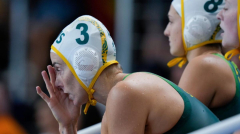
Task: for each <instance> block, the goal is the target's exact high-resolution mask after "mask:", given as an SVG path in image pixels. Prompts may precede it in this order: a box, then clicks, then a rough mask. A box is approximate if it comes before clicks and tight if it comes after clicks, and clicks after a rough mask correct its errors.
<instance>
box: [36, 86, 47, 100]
mask: <svg viewBox="0 0 240 134" xmlns="http://www.w3.org/2000/svg"><path fill="white" fill-rule="evenodd" d="M36 90H37V94H38V95H39V96H41V97H42V99H43V100H44V101H45V102H46V103H48V102H49V101H50V98H49V97H48V96H47V95H46V94H45V93H44V92H43V91H42V90H41V88H40V87H39V86H37V87H36Z"/></svg>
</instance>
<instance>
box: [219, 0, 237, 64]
mask: <svg viewBox="0 0 240 134" xmlns="http://www.w3.org/2000/svg"><path fill="white" fill-rule="evenodd" d="M239 15H240V3H239V1H237V0H226V3H225V5H224V8H223V9H222V10H221V11H220V12H219V13H218V15H217V18H218V19H219V20H220V21H221V24H220V26H221V28H222V29H223V31H224V32H223V33H222V38H223V39H222V46H223V47H225V48H229V49H233V50H231V51H229V52H227V53H226V55H225V58H226V59H228V60H230V59H231V58H232V57H233V56H235V55H237V54H239V53H240V50H239V38H240V23H239Z"/></svg>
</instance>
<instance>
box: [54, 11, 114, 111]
mask: <svg viewBox="0 0 240 134" xmlns="http://www.w3.org/2000/svg"><path fill="white" fill-rule="evenodd" d="M51 52H55V53H56V54H57V55H58V56H59V57H61V59H62V60H63V61H64V62H65V63H66V64H67V66H68V67H69V69H70V70H71V72H72V73H73V75H74V76H75V78H76V79H77V80H78V82H79V83H80V85H81V86H82V87H83V88H84V89H85V90H86V92H87V93H88V96H89V100H88V103H87V105H86V107H85V110H84V113H85V114H86V113H87V110H88V107H89V106H90V104H91V105H93V106H94V105H96V100H95V99H94V98H93V95H92V94H93V93H94V89H92V87H93V86H94V84H95V82H96V80H97V79H98V77H99V75H100V74H101V72H102V71H103V70H104V69H105V68H106V67H108V66H109V65H112V64H116V63H118V62H117V61H116V49H115V44H114V42H113V40H112V38H111V36H110V33H109V32H108V30H107V28H106V27H105V26H104V25H103V24H102V23H101V22H100V21H99V20H97V19H96V18H94V17H92V16H89V15H84V16H80V17H79V18H77V19H76V20H74V21H73V22H72V23H71V24H69V25H68V26H67V27H65V28H64V29H63V30H62V32H61V33H60V34H59V36H58V38H57V39H56V40H55V41H54V43H53V45H52V47H51Z"/></svg>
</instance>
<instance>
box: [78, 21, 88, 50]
mask: <svg viewBox="0 0 240 134" xmlns="http://www.w3.org/2000/svg"><path fill="white" fill-rule="evenodd" d="M81 27H82V28H83V30H82V31H81V35H83V36H84V39H83V40H81V39H80V38H77V39H76V42H77V43H78V44H79V45H84V44H86V43H87V42H88V40H89V34H88V33H87V30H88V25H87V24H85V23H79V24H78V25H77V26H76V29H79V30H80V29H81Z"/></svg>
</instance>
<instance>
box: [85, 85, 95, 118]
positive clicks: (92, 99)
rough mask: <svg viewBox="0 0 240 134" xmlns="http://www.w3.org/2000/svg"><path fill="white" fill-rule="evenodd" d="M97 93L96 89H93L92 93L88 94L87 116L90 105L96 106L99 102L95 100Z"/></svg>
mask: <svg viewBox="0 0 240 134" xmlns="http://www.w3.org/2000/svg"><path fill="white" fill-rule="evenodd" d="M94 92H95V90H94V89H91V90H90V92H88V102H87V104H86V106H85V109H84V114H87V111H88V108H89V107H90V105H92V106H95V105H96V104H97V101H96V100H95V99H94V98H93V93H94Z"/></svg>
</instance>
